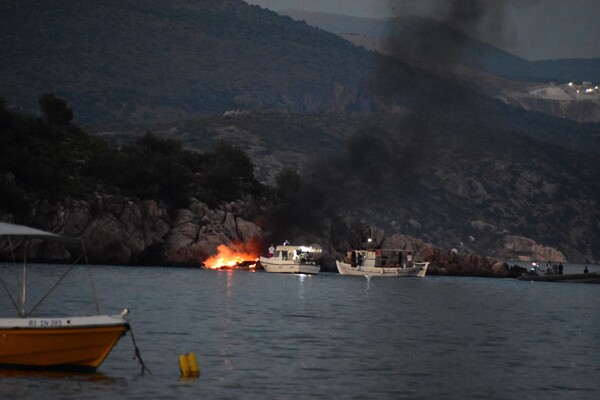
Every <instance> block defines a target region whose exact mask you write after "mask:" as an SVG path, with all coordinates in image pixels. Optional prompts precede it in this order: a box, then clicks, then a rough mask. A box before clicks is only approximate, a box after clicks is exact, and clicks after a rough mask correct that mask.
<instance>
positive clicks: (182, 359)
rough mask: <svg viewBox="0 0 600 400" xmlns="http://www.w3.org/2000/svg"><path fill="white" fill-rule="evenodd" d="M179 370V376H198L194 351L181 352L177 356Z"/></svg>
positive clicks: (198, 370) (198, 369)
mask: <svg viewBox="0 0 600 400" xmlns="http://www.w3.org/2000/svg"><path fill="white" fill-rule="evenodd" d="M179 370H180V371H181V376H184V377H192V376H194V377H195V376H200V368H199V367H198V362H197V361H196V355H195V354H194V353H187V354H181V355H180V356H179Z"/></svg>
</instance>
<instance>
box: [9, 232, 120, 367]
mask: <svg viewBox="0 0 600 400" xmlns="http://www.w3.org/2000/svg"><path fill="white" fill-rule="evenodd" d="M3 238H8V244H9V245H10V247H11V250H13V244H14V243H13V242H12V240H17V241H18V242H21V240H23V239H26V240H27V241H29V240H31V239H43V240H51V241H57V242H67V243H72V242H74V243H79V244H81V242H80V241H78V240H76V239H72V238H67V237H64V236H59V235H55V234H53V233H50V232H44V231H41V230H38V229H33V228H29V227H26V226H22V225H14V224H8V223H4V222H0V239H3ZM21 243H23V242H21ZM25 254H26V253H25ZM24 258H25V259H26V256H25V257H24ZM70 270H71V269H68V270H67V271H66V272H65V273H64V274H63V276H62V277H61V278H60V279H59V280H58V282H56V284H55V285H54V286H53V287H52V288H51V289H50V290H49V291H48V292H47V293H46V295H45V296H44V297H42V299H41V300H40V301H39V302H38V303H37V304H36V305H35V306H33V307H32V308H31V309H29V310H28V309H27V307H26V305H27V304H26V296H27V292H26V283H27V265H26V263H24V264H23V270H22V275H21V277H20V283H21V288H20V291H19V293H18V299H15V298H13V295H12V294H11V292H10V291H9V289H8V287H7V286H6V285H5V284H4V283H5V282H4V280H3V279H2V278H1V277H0V281H1V282H2V284H3V286H4V289H5V292H6V294H7V295H8V296H9V297H10V300H11V302H12V304H13V305H14V306H15V309H16V312H17V314H18V318H0V367H3V368H13V369H14V368H19V369H59V370H76V371H95V370H96V368H98V366H99V365H100V364H101V363H102V361H104V359H105V358H106V357H107V356H108V354H109V353H110V351H111V350H112V349H113V347H114V346H115V344H116V343H117V342H118V340H119V339H120V338H121V337H122V336H124V335H125V333H126V332H127V331H128V330H129V329H130V327H129V322H128V321H127V320H126V319H125V315H127V313H128V311H127V309H125V310H124V311H123V312H122V313H121V314H119V315H93V316H64V315H60V316H46V315H42V316H39V317H31V313H32V312H34V311H35V308H36V307H37V306H38V305H39V304H41V302H42V301H43V300H44V299H45V297H46V296H47V295H49V294H50V292H51V291H52V290H53V289H54V288H55V287H56V286H57V285H58V283H59V282H60V280H62V278H63V277H64V276H66V275H67V274H68V273H69V271H70ZM94 300H95V299H94ZM96 310H98V304H96ZM98 314H99V313H98Z"/></svg>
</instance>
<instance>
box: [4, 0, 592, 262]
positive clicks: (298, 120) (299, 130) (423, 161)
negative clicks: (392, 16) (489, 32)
mask: <svg viewBox="0 0 600 400" xmlns="http://www.w3.org/2000/svg"><path fill="white" fill-rule="evenodd" d="M0 11H1V15H2V16H3V17H4V16H7V18H6V19H5V22H6V23H3V24H1V25H0V30H1V31H2V35H1V36H0V40H1V41H2V42H1V44H2V46H3V48H4V49H6V51H5V56H3V57H2V58H1V59H0V72H1V73H0V96H2V97H4V98H5V100H6V101H5V104H6V108H8V109H11V110H12V109H25V110H35V109H37V99H38V98H39V96H40V94H41V93H44V92H53V93H54V94H56V95H58V96H59V97H61V98H64V99H66V100H67V103H68V104H69V106H70V107H72V108H73V110H74V114H75V119H76V122H78V123H80V124H83V125H87V126H92V127H93V128H94V129H93V131H94V133H96V134H97V135H99V136H102V137H104V138H107V139H108V140H109V141H111V142H112V143H115V144H117V145H118V146H117V147H119V148H122V147H123V146H125V145H127V144H130V143H135V140H134V137H135V136H143V135H144V134H145V133H146V132H151V133H154V134H156V135H157V136H160V137H164V138H170V139H177V140H180V141H181V142H182V143H183V147H184V148H185V149H186V150H191V151H192V152H196V151H201V152H204V151H207V150H208V149H211V146H212V145H213V144H214V142H215V141H216V140H217V139H225V140H227V141H228V142H229V143H232V144H234V145H236V146H237V147H238V148H239V149H240V150H242V151H243V152H246V153H247V154H248V155H249V157H250V159H251V161H252V162H253V163H254V165H255V166H256V168H255V171H254V172H255V173H256V176H257V177H258V179H260V180H262V181H263V182H269V183H271V184H272V183H274V181H275V180H276V176H277V175H278V173H279V172H281V171H282V170H283V169H284V168H286V167H291V168H293V169H297V170H298V171H299V173H300V177H301V182H302V183H301V184H300V185H292V186H293V187H292V188H290V189H293V190H290V191H289V193H288V195H289V198H287V203H285V202H284V204H286V206H285V207H282V208H281V209H280V210H279V213H275V214H274V215H273V226H275V227H276V228H277V229H278V230H279V231H280V232H282V234H283V233H284V232H290V233H293V234H294V235H295V237H299V238H301V237H307V236H306V235H308V234H309V233H310V234H311V235H312V236H310V237H314V236H315V232H316V233H317V234H318V233H319V232H321V231H322V230H323V229H326V228H327V223H328V221H330V217H331V216H335V217H339V218H342V219H343V218H348V219H352V220H353V221H359V222H360V223H363V224H366V225H368V224H371V223H376V224H377V225H378V226H381V227H384V228H385V229H386V230H388V231H389V232H398V233H407V234H411V235H414V236H417V237H419V238H422V239H424V240H427V241H431V242H432V243H434V244H437V245H440V246H445V247H448V248H451V247H459V248H461V249H463V250H464V251H465V252H468V251H477V252H479V253H482V254H490V255H492V254H498V255H505V256H509V255H510V256H515V255H526V254H532V252H531V249H522V248H518V249H517V250H514V249H515V246H516V245H515V242H514V241H513V239H511V238H514V237H521V236H524V237H527V238H531V239H533V240H535V241H536V242H537V243H539V244H540V245H545V246H553V247H556V248H557V249H559V250H560V251H562V252H564V254H566V255H567V256H568V258H569V259H570V260H572V261H575V260H585V259H590V260H591V259H594V260H598V259H600V255H599V254H598V248H597V243H598V242H600V238H599V236H598V235H599V232H600V229H598V228H599V227H598V225H597V221H599V220H600V211H599V210H600V208H599V206H598V199H599V198H600V186H599V185H600V184H599V182H600V176H599V175H598V174H599V171H600V165H599V162H598V154H599V153H600V141H599V140H598V132H599V127H598V125H597V124H579V123H575V122H572V121H569V120H565V119H558V118H552V117H549V116H546V115H543V114H541V113H538V112H528V111H524V110H523V109H521V108H518V107H513V106H509V105H506V104H505V103H503V102H501V101H498V100H496V99H493V98H491V97H490V95H489V93H486V92H485V91H481V90H479V89H478V88H476V87H473V86H471V85H469V84H466V83H465V82H464V80H460V79H457V78H456V77H454V76H443V75H440V74H437V73H434V72H432V71H427V70H424V69H422V68H419V67H418V66H410V65H409V64H407V63H405V62H403V61H401V60H399V59H396V58H391V57H385V56H383V55H381V54H378V53H376V52H372V51H367V50H365V49H363V48H360V47H357V46H354V45H352V44H351V43H349V42H348V41H346V40H344V39H342V38H340V37H339V36H336V35H334V34H332V33H329V32H326V31H324V30H322V29H317V28H314V27H311V26H309V25H307V24H306V23H302V22H297V21H293V20H292V19H291V18H288V17H282V16H279V15H277V14H275V13H273V12H270V11H267V10H263V9H261V8H259V7H255V6H249V5H247V4H245V3H243V2H241V1H237V0H227V1H225V0H220V1H218V0H211V1H209V0H204V1H191V0H189V1H186V0H175V1H170V2H167V1H158V0H152V1H149V2H146V3H144V5H143V6H140V5H139V4H138V3H136V2H133V1H132V0H126V1H116V0H115V1H111V0H106V1H103V2H94V3H91V4H90V3H89V2H83V1H61V2H55V3H52V4H49V3H45V2H35V1H19V2H17V1H9V2H2V3H1V4H0ZM3 22H4V21H3ZM457 40H459V41H460V40H462V39H460V38H458V39H457ZM452 51H453V52H456V53H460V52H461V51H463V47H462V46H460V45H456V46H455V47H454V49H453V50H452ZM499 84H502V83H501V82H500V83H499ZM125 147H126V146H125ZM148 157H152V156H148ZM143 160H144V157H139V158H136V162H137V163H136V164H135V165H134V167H135V168H136V169H135V170H141V171H143V170H144V168H143V167H144V162H143ZM105 161H106V159H105ZM154 161H157V162H158V161H161V159H160V158H158V157H157V159H156V160H154ZM150 164H151V165H153V166H154V164H153V163H150ZM169 164H170V163H166V164H164V165H163V167H164V168H165V169H168V165H169ZM109 165H110V163H109ZM119 165H120V166H121V167H122V168H123V170H127V169H128V166H127V165H126V164H119ZM111 167H114V165H111ZM184 167H185V168H186V171H187V170H188V168H190V169H189V171H192V170H193V169H191V167H190V166H189V165H188V164H187V163H186V164H185V165H184ZM160 169H161V168H160V166H155V167H153V170H154V172H160ZM110 170H112V171H113V172H114V176H113V179H118V178H121V176H119V174H118V170H116V169H115V168H111V169H110ZM157 170H158V171H157ZM217 172H218V171H217ZM3 173H5V176H4V178H6V179H8V178H10V176H9V175H10V173H11V171H3ZM195 173H196V172H194V174H195ZM65 175H67V174H66V173H65ZM124 175H126V174H124ZM164 175H167V176H168V177H170V178H169V179H172V180H176V179H177V177H179V180H181V181H184V182H183V183H184V184H185V183H186V182H187V178H186V177H187V175H178V174H177V171H174V170H170V172H169V174H164ZM164 175H163V174H158V176H159V177H161V179H162V178H164ZM217 175H218V174H217ZM127 176H128V178H130V179H131V181H130V182H136V180H135V176H129V175H127ZM181 177H184V178H185V179H183V178H181ZM64 179H68V175H67V177H65V178H64ZM167 180H168V179H167ZM138 183H139V182H138ZM161 183H162V184H164V187H167V188H168V187H170V186H169V182H164V181H163V182H161ZM147 184H148V185H147V186H148V188H152V187H153V182H147ZM178 184H181V183H180V182H178ZM124 186H125V187H126V186H127V185H124ZM140 186H144V185H140ZM295 186H298V187H295ZM139 189H140V190H142V188H139ZM93 190H94V189H93V188H90V187H87V186H86V187H83V188H82V189H81V191H85V192H86V193H81V196H83V195H84V194H85V195H92V194H93V193H88V192H91V191H93ZM165 191H166V192H168V190H165ZM161 192H162V191H161ZM228 199H229V198H228ZM177 201H184V200H182V199H177ZM274 229H275V228H274ZM287 239H290V240H291V239H292V238H291V237H287ZM511 248H512V249H513V250H510V249H511ZM509 250H510V251H509Z"/></svg>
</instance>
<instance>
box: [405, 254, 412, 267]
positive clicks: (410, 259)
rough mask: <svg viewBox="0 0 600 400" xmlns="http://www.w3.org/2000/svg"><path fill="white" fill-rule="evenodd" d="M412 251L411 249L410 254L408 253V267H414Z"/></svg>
mask: <svg viewBox="0 0 600 400" xmlns="http://www.w3.org/2000/svg"><path fill="white" fill-rule="evenodd" d="M412 258H413V257H412V253H411V252H410V251H409V252H408V254H407V255H406V264H407V266H408V268H410V267H412Z"/></svg>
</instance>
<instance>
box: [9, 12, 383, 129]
mask: <svg viewBox="0 0 600 400" xmlns="http://www.w3.org/2000/svg"><path fill="white" fill-rule="evenodd" d="M0 15H1V18H2V21H1V22H2V23H0V46H1V47H2V49H3V51H2V52H3V54H2V57H1V59H0V96H3V97H5V98H6V100H7V103H9V104H11V105H17V106H19V107H22V108H27V109H28V108H31V106H32V104H35V99H36V98H37V96H39V95H40V94H41V93H43V92H54V93H55V94H56V95H59V96H61V97H62V98H65V99H66V100H67V101H68V102H69V104H71V105H72V106H73V108H74V109H75V110H77V115H76V118H77V119H78V120H79V121H80V122H84V123H96V122H124V121H127V122H132V121H137V122H140V121H147V120H155V121H156V120H165V119H170V120H173V119H176V118H178V117H181V116H190V115H207V114H215V113H222V112H224V111H226V110H230V109H238V108H241V109H248V108H259V109H279V110H291V111H298V112H318V111H324V110H332V109H339V110H349V109H368V108H370V107H371V106H372V105H371V104H370V100H369V96H368V95H367V94H366V93H365V92H364V89H363V84H364V82H365V81H367V80H368V78H369V76H370V74H372V71H373V69H374V68H375V63H376V59H377V57H376V56H375V55H373V54H371V53H369V52H367V51H364V50H363V49H360V48H357V47H355V46H353V45H351V44H350V43H348V42H347V41H345V40H342V39H341V38H339V37H337V36H335V35H333V34H329V33H326V32H324V31H322V30H319V29H315V28H312V27H309V26H308V25H306V24H304V23H300V22H295V21H293V20H291V19H290V18H287V17H281V16H279V15H277V14H275V13H273V12H270V11H267V10H264V9H261V8H259V7H257V6H250V5H248V4H246V3H243V2H242V1H238V0H230V1H220V0H201V1H191V0H174V1H159V0H150V1H145V2H143V3H139V2H137V1H133V0H104V1H97V2H89V1H80V0H75V1H73V0H63V1H56V2H39V1H28V0H25V1H5V2H2V3H0Z"/></svg>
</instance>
